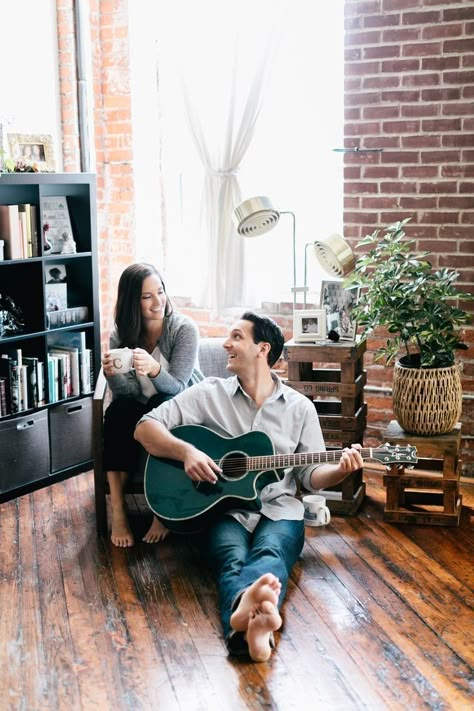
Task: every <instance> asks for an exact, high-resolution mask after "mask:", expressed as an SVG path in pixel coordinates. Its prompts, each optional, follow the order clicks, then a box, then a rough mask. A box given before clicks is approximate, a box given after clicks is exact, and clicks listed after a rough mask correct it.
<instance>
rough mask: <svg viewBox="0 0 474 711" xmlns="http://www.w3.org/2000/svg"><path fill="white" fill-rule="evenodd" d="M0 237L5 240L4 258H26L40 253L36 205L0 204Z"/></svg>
mask: <svg viewBox="0 0 474 711" xmlns="http://www.w3.org/2000/svg"><path fill="white" fill-rule="evenodd" d="M0 239H3V240H4V241H5V259H26V258H28V257H37V256H38V255H39V253H40V247H39V231H38V208H37V206H36V205H31V204H29V203H23V204H20V205H0Z"/></svg>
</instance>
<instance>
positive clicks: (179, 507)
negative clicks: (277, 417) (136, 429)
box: [145, 425, 280, 533]
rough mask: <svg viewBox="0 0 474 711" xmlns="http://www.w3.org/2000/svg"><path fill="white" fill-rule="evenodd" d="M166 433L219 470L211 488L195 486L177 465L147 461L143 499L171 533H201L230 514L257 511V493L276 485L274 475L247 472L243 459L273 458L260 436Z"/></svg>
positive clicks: (194, 429) (187, 428)
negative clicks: (194, 449) (212, 460)
mask: <svg viewBox="0 0 474 711" xmlns="http://www.w3.org/2000/svg"><path fill="white" fill-rule="evenodd" d="M171 433H172V434H173V435H174V436H175V437H178V438H179V439H183V440H185V441H186V442H189V443H190V444H193V445H194V446H195V447H197V448H198V449H200V450H201V451H203V452H205V453H206V454H207V455H208V456H209V457H211V459H214V460H215V461H216V462H217V463H218V465H219V466H220V467H221V469H222V475H220V477H219V480H218V481H217V483H216V484H209V483H207V482H195V481H192V480H191V479H190V478H189V477H188V475H187V474H186V472H185V471H184V468H183V465H182V462H177V461H174V460H171V459H160V458H158V457H153V456H152V455H149V456H148V459H147V463H146V468H145V496H146V499H147V502H148V505H149V507H150V509H151V510H152V511H153V512H154V513H155V515H156V516H157V518H158V519H159V520H160V521H161V522H162V523H163V524H164V525H165V526H166V527H167V528H169V529H170V530H171V531H174V532H176V533H194V532H196V531H200V530H202V529H203V528H206V527H207V526H209V525H210V524H211V523H212V522H213V521H215V520H216V519H218V518H220V517H221V516H222V515H223V514H224V513H225V512H226V511H228V510H229V509H232V508H241V509H246V510H251V511H252V510H253V511H258V510H259V509H260V508H261V502H260V499H259V493H260V491H261V490H262V489H263V487H265V486H267V484H271V483H273V482H276V481H279V479H280V477H279V476H278V474H277V472H276V470H269V471H248V470H247V469H246V464H247V461H248V460H247V457H249V456H251V457H260V456H265V455H273V454H274V448H273V443H272V441H271V439H270V438H269V437H268V436H267V435H266V434H265V433H264V432H249V433H247V434H244V435H242V436H241V437H233V438H226V437H221V436H220V435H217V434H215V433H214V432H212V431H211V430H209V429H208V428H207V427H201V426H200V425H182V426H180V427H175V428H174V429H172V430H171Z"/></svg>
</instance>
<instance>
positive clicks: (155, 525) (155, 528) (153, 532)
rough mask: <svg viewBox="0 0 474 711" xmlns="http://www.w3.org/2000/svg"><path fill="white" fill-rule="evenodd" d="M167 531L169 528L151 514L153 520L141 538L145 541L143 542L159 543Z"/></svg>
mask: <svg viewBox="0 0 474 711" xmlns="http://www.w3.org/2000/svg"><path fill="white" fill-rule="evenodd" d="M168 533H169V530H168V529H167V528H166V526H163V524H162V523H161V521H159V520H158V519H157V518H156V516H153V522H152V524H151V526H150V528H149V529H148V531H147V533H146V534H145V535H144V536H143V538H142V540H143V541H145V543H159V542H160V541H163V540H164V539H165V538H166V536H167V535H168Z"/></svg>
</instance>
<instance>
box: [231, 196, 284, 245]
mask: <svg viewBox="0 0 474 711" xmlns="http://www.w3.org/2000/svg"><path fill="white" fill-rule="evenodd" d="M279 219H280V213H279V212H278V210H277V209H276V208H274V207H273V205H272V201H271V200H270V198H268V197H265V196H264V195H260V196H259V197H253V198H249V199H248V200H244V202H241V203H240V205H237V207H235V208H234V211H233V213H232V220H233V222H234V225H235V227H236V228H237V232H238V233H239V234H240V235H242V236H243V237H256V236H257V235H262V234H264V233H265V232H269V231H270V230H272V229H273V228H274V227H275V226H276V225H277V223H278V220H279Z"/></svg>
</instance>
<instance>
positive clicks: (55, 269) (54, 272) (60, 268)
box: [45, 264, 67, 284]
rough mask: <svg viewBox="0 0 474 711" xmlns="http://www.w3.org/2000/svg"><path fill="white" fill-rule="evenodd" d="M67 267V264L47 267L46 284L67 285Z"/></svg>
mask: <svg viewBox="0 0 474 711" xmlns="http://www.w3.org/2000/svg"><path fill="white" fill-rule="evenodd" d="M66 276H67V275H66V265H65V264H49V265H48V266H47V267H46V273H45V282H46V284H65V283H66Z"/></svg>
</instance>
